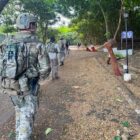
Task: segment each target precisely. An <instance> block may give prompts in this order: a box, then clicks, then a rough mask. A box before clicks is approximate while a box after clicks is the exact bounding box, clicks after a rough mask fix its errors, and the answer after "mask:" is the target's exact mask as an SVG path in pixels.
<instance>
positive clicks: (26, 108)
mask: <svg viewBox="0 0 140 140" xmlns="http://www.w3.org/2000/svg"><path fill="white" fill-rule="evenodd" d="M16 22H17V27H18V29H19V30H20V31H19V32H18V33H17V34H16V35H15V37H14V38H12V39H8V40H7V41H5V43H4V44H2V45H1V53H0V79H1V88H2V89H3V92H4V93H7V94H9V96H10V97H11V100H12V102H13V104H14V106H15V114H16V140H31V135H32V129H33V122H34V117H35V113H36V107H37V102H38V90H39V79H42V78H45V77H48V75H49V73H50V71H51V68H50V60H49V57H48V54H47V51H46V47H45V46H44V45H43V44H42V43H41V42H39V41H38V40H37V37H36V35H35V31H36V18H35V17H34V16H33V15H32V14H28V13H23V14H21V15H19V16H18V18H17V21H16Z"/></svg>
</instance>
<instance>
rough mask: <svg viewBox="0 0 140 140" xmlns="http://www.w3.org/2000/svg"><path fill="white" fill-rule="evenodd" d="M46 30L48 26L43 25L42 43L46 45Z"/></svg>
mask: <svg viewBox="0 0 140 140" xmlns="http://www.w3.org/2000/svg"><path fill="white" fill-rule="evenodd" d="M47 29H48V24H47V23H46V24H45V27H44V33H43V43H46V39H47Z"/></svg>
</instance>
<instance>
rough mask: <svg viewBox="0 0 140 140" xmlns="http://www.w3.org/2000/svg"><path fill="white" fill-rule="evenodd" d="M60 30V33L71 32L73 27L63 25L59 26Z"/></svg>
mask: <svg viewBox="0 0 140 140" xmlns="http://www.w3.org/2000/svg"><path fill="white" fill-rule="evenodd" d="M58 31H59V32H60V33H62V34H64V33H68V32H71V31H72V28H70V27H66V26H62V27H59V28H58Z"/></svg>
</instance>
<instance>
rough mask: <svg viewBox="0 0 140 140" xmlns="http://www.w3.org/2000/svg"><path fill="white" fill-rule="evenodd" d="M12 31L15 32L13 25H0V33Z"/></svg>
mask: <svg viewBox="0 0 140 140" xmlns="http://www.w3.org/2000/svg"><path fill="white" fill-rule="evenodd" d="M12 32H16V29H15V28H14V27H13V26H10V25H7V26H6V25H4V26H1V27H0V33H12Z"/></svg>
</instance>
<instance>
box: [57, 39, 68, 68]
mask: <svg viewBox="0 0 140 140" xmlns="http://www.w3.org/2000/svg"><path fill="white" fill-rule="evenodd" d="M58 44H59V47H60V52H59V54H58V60H59V65H60V66H62V65H64V60H65V55H66V54H65V53H66V40H64V39H63V38H62V39H60V41H59V43H58Z"/></svg>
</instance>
